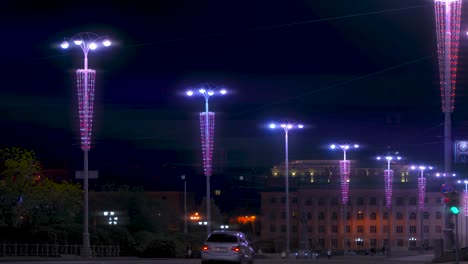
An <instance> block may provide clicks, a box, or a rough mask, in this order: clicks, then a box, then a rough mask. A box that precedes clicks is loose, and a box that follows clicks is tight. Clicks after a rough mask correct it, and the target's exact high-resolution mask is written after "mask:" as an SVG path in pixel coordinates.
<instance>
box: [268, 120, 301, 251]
mask: <svg viewBox="0 0 468 264" xmlns="http://www.w3.org/2000/svg"><path fill="white" fill-rule="evenodd" d="M278 127H280V128H282V129H283V130H284V150H285V159H284V174H285V193H286V201H285V203H286V254H288V255H289V253H290V252H291V248H290V228H291V227H290V219H289V218H290V214H289V160H288V152H289V150H288V133H289V130H291V129H297V128H299V129H302V128H304V125H302V124H293V123H281V124H275V123H271V124H270V128H271V129H275V128H278Z"/></svg>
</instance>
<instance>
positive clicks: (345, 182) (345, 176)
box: [330, 144, 359, 255]
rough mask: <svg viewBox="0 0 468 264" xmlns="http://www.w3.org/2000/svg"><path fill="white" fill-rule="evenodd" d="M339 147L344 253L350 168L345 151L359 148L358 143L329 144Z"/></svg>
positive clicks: (333, 147) (345, 250) (334, 147)
mask: <svg viewBox="0 0 468 264" xmlns="http://www.w3.org/2000/svg"><path fill="white" fill-rule="evenodd" d="M337 148H341V150H343V160H340V178H341V203H342V204H343V222H344V227H343V239H344V254H345V255H346V252H347V249H346V248H347V246H348V245H347V244H348V238H347V235H346V232H347V231H348V230H347V228H348V225H347V223H348V218H347V212H346V211H347V210H346V209H347V208H346V207H347V205H348V200H349V175H350V169H351V163H350V161H349V160H347V159H346V152H347V151H348V150H350V149H357V148H359V145H358V144H353V145H350V144H331V145H330V149H333V150H334V149H337Z"/></svg>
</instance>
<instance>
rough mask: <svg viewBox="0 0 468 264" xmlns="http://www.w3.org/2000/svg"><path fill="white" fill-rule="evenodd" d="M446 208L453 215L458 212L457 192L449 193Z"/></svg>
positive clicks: (458, 197)
mask: <svg viewBox="0 0 468 264" xmlns="http://www.w3.org/2000/svg"><path fill="white" fill-rule="evenodd" d="M448 208H449V209H450V212H451V213H452V214H454V215H457V214H459V213H460V195H459V194H458V192H455V191H454V192H452V193H451V194H450V197H449V201H448Z"/></svg>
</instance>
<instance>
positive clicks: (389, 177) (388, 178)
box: [377, 155, 401, 257]
mask: <svg viewBox="0 0 468 264" xmlns="http://www.w3.org/2000/svg"><path fill="white" fill-rule="evenodd" d="M384 159H385V161H387V169H386V170H384V181H385V201H386V206H387V213H388V215H387V220H388V228H387V231H388V234H387V241H388V245H387V257H390V256H391V252H390V250H391V243H390V229H391V226H390V218H391V215H392V214H391V210H392V191H393V190H392V184H393V170H391V169H390V164H391V162H392V161H393V160H401V157H400V156H392V155H386V156H379V157H377V160H384Z"/></svg>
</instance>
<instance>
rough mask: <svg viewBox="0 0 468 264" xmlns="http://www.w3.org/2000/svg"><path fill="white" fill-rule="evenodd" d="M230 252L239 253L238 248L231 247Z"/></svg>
mask: <svg viewBox="0 0 468 264" xmlns="http://www.w3.org/2000/svg"><path fill="white" fill-rule="evenodd" d="M231 250H232V251H235V252H239V251H240V247H232V248H231Z"/></svg>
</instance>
